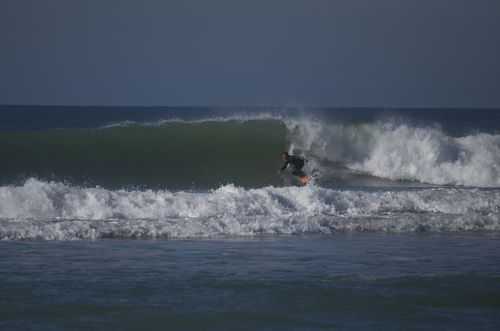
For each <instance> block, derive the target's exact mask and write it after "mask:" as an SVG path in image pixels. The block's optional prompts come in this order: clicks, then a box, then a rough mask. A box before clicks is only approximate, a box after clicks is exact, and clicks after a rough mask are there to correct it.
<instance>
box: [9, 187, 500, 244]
mask: <svg viewBox="0 0 500 331" xmlns="http://www.w3.org/2000/svg"><path fill="white" fill-rule="evenodd" d="M0 197H1V199H0V238H1V239H4V240H5V239H79V238H87V239H98V238H111V237H120V238H186V237H214V236H228V235H255V234H295V233H332V232H338V231H383V232H416V231H418V232H420V231H430V232H434V231H500V191H498V190H479V189H449V188H437V189H423V190H422V189H420V190H396V191H365V190H332V189H326V188H320V187H316V186H307V187H282V188H276V187H266V188H260V189H244V188H240V187H236V186H234V185H226V186H222V187H220V188H219V189H216V190H212V191H208V192H182V191H181V192H170V191H168V190H159V191H153V190H144V191H140V190H129V191H127V190H106V189H103V188H99V187H94V188H81V187H76V186H70V185H66V184H63V183H58V182H43V181H39V180H36V179H30V180H27V181H26V182H25V183H24V185H22V186H4V187H0Z"/></svg>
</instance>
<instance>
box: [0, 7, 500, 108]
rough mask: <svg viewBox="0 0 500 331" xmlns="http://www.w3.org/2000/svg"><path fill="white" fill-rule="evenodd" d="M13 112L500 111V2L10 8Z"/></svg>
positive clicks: (8, 88)
mask: <svg viewBox="0 0 500 331" xmlns="http://www.w3.org/2000/svg"><path fill="white" fill-rule="evenodd" d="M0 104H65V105H248V106H255V105H256V106H260V105H288V106H369V107H500V1H499V0H414V1H411V0H247V1H240V0H177V1H168V0H141V1H139V0H136V1H131V0H79V1H76V0H0Z"/></svg>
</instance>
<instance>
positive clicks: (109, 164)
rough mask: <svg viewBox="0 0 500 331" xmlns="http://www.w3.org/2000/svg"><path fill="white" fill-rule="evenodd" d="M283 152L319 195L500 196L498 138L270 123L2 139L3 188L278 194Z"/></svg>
mask: <svg viewBox="0 0 500 331" xmlns="http://www.w3.org/2000/svg"><path fill="white" fill-rule="evenodd" d="M283 150H289V151H290V152H294V153H298V154H301V155H305V156H306V157H307V158H308V159H309V160H310V161H311V162H310V164H309V166H308V169H306V171H312V170H313V169H316V170H319V171H320V173H321V176H319V178H318V180H317V184H318V185H320V186H323V187H333V186H339V185H342V186H370V185H371V186H373V185H372V184H373V183H375V184H374V185H375V186H395V185H400V184H398V182H399V181H407V182H410V185H413V184H415V183H417V182H419V183H427V184H431V185H452V186H466V187H500V135H499V134H495V133H486V132H469V133H466V134H462V135H459V136H457V135H451V134H450V133H448V132H446V131H444V130H443V129H441V128H440V127H439V126H437V125H427V126H423V125H412V124H411V123H410V122H404V121H399V122H395V121H393V120H387V121H382V120H379V121H367V122H345V121H335V120H332V119H331V118H330V119H328V120H325V119H322V118H320V117H319V116H316V117H314V116H295V117H293V116H291V117H287V116H273V115H272V114H268V113H265V114H256V115H255V114H254V115H245V116H244V115H237V116H236V115H233V116H226V117H215V118H207V119H202V120H200V119H198V120H178V119H170V120H164V121H158V122H151V123H141V124H136V123H132V122H123V123H118V124H113V125H108V126H105V127H101V128H95V129H76V128H71V129H57V130H46V131H31V132H1V133H0V154H1V155H5V156H8V157H5V159H4V160H3V162H2V163H1V164H0V174H1V176H0V185H9V184H15V183H20V182H23V181H24V180H25V179H27V178H30V177H36V178H39V179H41V180H56V181H68V182H71V183H74V184H76V185H83V186H89V185H90V186H95V185H100V186H103V187H106V188H114V189H116V188H122V187H128V188H130V187H143V188H156V189H159V188H166V189H177V190H178V189H188V188H198V189H210V188H216V187H219V186H221V185H226V184H235V185H237V186H243V187H245V188H259V187H261V188H262V187H266V186H269V185H273V186H283V185H290V184H292V183H294V181H293V179H290V178H286V177H285V178H282V177H280V176H278V175H277V174H276V170H277V169H279V167H280V166H281V161H280V153H281V152H282V151H283ZM377 179H381V180H382V181H377ZM411 182H413V184H411Z"/></svg>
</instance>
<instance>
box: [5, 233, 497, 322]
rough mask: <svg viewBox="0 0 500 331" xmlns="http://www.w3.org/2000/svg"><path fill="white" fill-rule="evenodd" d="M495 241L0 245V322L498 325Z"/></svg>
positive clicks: (298, 239) (370, 237) (317, 238)
mask: <svg viewBox="0 0 500 331" xmlns="http://www.w3.org/2000/svg"><path fill="white" fill-rule="evenodd" d="M499 239H500V237H499V235H498V234H485V233H483V234H471V233H469V234H424V235H418V234H404V235H401V234H391V235H384V234H363V233H358V234H335V235H298V236H256V237H250V238H233V239H217V240H161V241H151V240H150V241H143V240H139V241H134V240H101V241H76V242H72V241H66V242H64V241H63V242H61V241H9V242H0V293H1V296H0V312H1V313H0V329H2V330H141V329H142V330H166V329H172V330H207V329H208V330H255V329H258V330H324V329H355V330H358V329H371V330H440V329H449V330H498V328H499V326H500V253H499V251H498V241H499Z"/></svg>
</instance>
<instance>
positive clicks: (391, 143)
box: [286, 119, 500, 187]
mask: <svg viewBox="0 0 500 331" xmlns="http://www.w3.org/2000/svg"><path fill="white" fill-rule="evenodd" d="M286 124H287V128H288V131H289V136H290V140H291V144H292V145H291V148H290V149H291V150H294V149H295V150H299V151H305V153H306V154H308V155H309V156H310V157H312V158H315V159H316V160H319V161H320V163H321V161H329V162H334V163H341V164H343V165H345V166H347V167H349V168H351V169H353V170H358V171H362V172H366V173H368V174H371V175H373V176H377V177H382V178H388V179H392V180H416V181H420V182H425V183H431V184H437V185H463V186H476V187H500V135H494V134H489V133H477V134H470V135H467V136H463V137H452V136H450V135H447V134H446V133H445V132H443V131H442V130H441V129H439V128H437V127H414V126H411V125H409V124H405V123H399V124H397V123H393V122H390V121H389V122H385V123H382V122H376V123H359V124H340V123H328V122H324V121H319V120H315V119H309V120H308V121H303V120H302V121H296V120H288V121H286Z"/></svg>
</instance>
